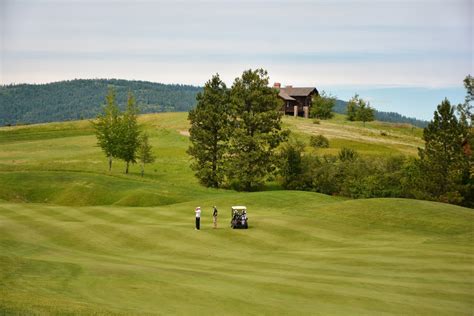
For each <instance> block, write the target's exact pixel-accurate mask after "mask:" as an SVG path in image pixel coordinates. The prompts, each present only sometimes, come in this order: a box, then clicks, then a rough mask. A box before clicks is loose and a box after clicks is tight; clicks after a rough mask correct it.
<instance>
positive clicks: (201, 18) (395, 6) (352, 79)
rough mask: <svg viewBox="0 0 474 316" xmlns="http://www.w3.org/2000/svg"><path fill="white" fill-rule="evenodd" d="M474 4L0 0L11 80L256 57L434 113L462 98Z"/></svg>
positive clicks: (309, 82) (194, 70) (195, 81)
mask: <svg viewBox="0 0 474 316" xmlns="http://www.w3.org/2000/svg"><path fill="white" fill-rule="evenodd" d="M472 16H473V4H472V1H470V0H456V1H449V2H448V1H425V0H418V1H368V0H367V1H359V0H358V1H298V2H290V1H276V2H274V1H258V2H250V1H243V2H236V1H222V2H212V1H179V2H169V1H139V2H126V1H112V0H102V1H97V2H94V1H71V2H60V1H49V0H40V1H33V0H19V1H12V0H0V34H1V56H0V57H1V64H0V83H1V84H10V83H47V82H54V81H62V80H71V79H75V78H78V79H93V78H118V79H128V80H144V81H152V82H161V83H177V84H192V85H198V86H202V85H204V83H205V82H206V81H207V80H208V79H209V78H210V77H211V76H212V75H213V74H215V73H219V74H220V75H221V78H222V79H223V80H224V81H225V82H226V84H228V85H231V84H232V82H233V80H234V78H235V77H238V76H239V75H240V74H241V73H242V71H243V70H246V69H249V68H253V69H255V68H265V69H267V70H268V72H269V75H270V80H271V83H273V82H274V81H276V82H281V83H282V84H283V85H286V84H291V85H294V86H314V87H317V88H318V90H320V91H321V90H325V91H327V92H330V93H332V94H335V95H336V96H338V97H339V98H340V99H343V100H347V99H349V98H350V96H352V95H353V94H354V93H359V95H360V96H361V97H362V98H365V99H368V100H369V101H370V102H371V104H372V106H374V107H375V108H377V109H378V110H381V111H391V112H398V113H400V114H403V115H406V116H410V117H416V118H420V119H430V118H431V117H432V114H433V111H434V110H435V109H436V106H437V104H439V103H440V102H441V101H442V99H444V97H447V98H448V99H449V100H450V101H451V102H452V103H453V104H456V103H459V102H462V101H463V99H464V95H465V91H464V88H463V85H462V80H463V79H464V77H465V76H466V75H468V74H472V70H473V59H472V52H473V42H472V30H473V24H472Z"/></svg>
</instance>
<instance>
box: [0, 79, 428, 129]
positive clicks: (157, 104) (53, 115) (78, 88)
mask: <svg viewBox="0 0 474 316" xmlns="http://www.w3.org/2000/svg"><path fill="white" fill-rule="evenodd" d="M109 86H113V87H114V88H115V90H116V94H117V101H118V103H119V105H120V106H121V107H124V105H125V103H126V99H127V94H128V91H132V92H133V93H134V95H135V97H136V100H137V104H138V106H139V108H140V113H157V112H174V111H176V112H186V111H189V110H190V109H191V108H192V107H194V106H195V105H196V95H197V93H198V92H200V91H202V87H196V86H192V85H180V84H163V83H154V82H149V81H137V80H123V79H75V80H67V81H59V82H53V83H47V84H15V85H3V86H0V126H5V125H19V124H33V123H46V122H56V121H68V120H78V119H89V118H93V117H95V116H97V114H98V113H99V112H100V111H101V108H102V105H103V104H104V100H105V95H106V94H107V89H108V87H109ZM346 106H347V102H345V101H342V100H337V102H336V106H335V108H334V111H335V112H337V113H342V114H344V113H345V110H346ZM375 117H376V119H377V120H380V121H387V122H395V123H409V124H413V125H415V126H419V127H424V126H426V124H427V123H428V122H426V121H421V120H417V119H414V118H408V117H405V116H403V115H400V114H398V113H393V112H379V111H376V113H375Z"/></svg>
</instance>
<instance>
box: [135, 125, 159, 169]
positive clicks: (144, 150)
mask: <svg viewBox="0 0 474 316" xmlns="http://www.w3.org/2000/svg"><path fill="white" fill-rule="evenodd" d="M137 159H138V161H139V162H140V167H141V175H142V177H143V175H144V173H145V164H147V163H152V162H154V161H155V156H154V155H153V153H152V151H151V145H150V143H149V142H148V134H147V133H143V134H141V135H140V137H139V146H138V150H137Z"/></svg>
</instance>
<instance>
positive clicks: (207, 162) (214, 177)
mask: <svg viewBox="0 0 474 316" xmlns="http://www.w3.org/2000/svg"><path fill="white" fill-rule="evenodd" d="M196 99H197V105H196V108H194V109H193V110H191V111H190V112H189V115H188V120H189V121H190V123H191V128H190V129H189V134H190V141H191V145H190V147H189V148H188V154H189V155H191V156H192V157H193V159H194V161H193V163H192V164H191V168H192V169H193V170H194V172H195V175H196V177H197V178H198V179H199V181H200V182H201V183H202V184H203V185H205V186H207V187H214V188H218V187H220V186H222V184H223V183H224V180H225V171H224V165H225V164H224V162H225V161H224V156H225V154H226V152H227V141H228V136H229V120H230V118H229V93H228V89H227V87H226V85H225V83H224V82H222V81H221V79H220V78H219V74H216V75H215V76H213V77H212V79H211V80H209V81H208V82H206V84H205V86H204V90H203V92H202V93H199V94H198V95H197V98H196Z"/></svg>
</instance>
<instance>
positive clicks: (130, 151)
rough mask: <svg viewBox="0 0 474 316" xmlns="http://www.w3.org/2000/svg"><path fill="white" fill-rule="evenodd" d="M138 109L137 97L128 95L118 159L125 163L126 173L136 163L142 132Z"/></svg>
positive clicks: (122, 122) (121, 126) (121, 125)
mask: <svg viewBox="0 0 474 316" xmlns="http://www.w3.org/2000/svg"><path fill="white" fill-rule="evenodd" d="M137 115H138V108H137V105H136V102H135V97H134V96H133V94H132V93H131V92H129V94H128V100H127V109H126V110H125V113H124V114H123V119H122V121H121V124H120V143H119V152H118V157H119V158H120V159H122V160H123V161H125V163H126V167H125V173H128V170H129V166H130V163H135V162H136V158H137V149H138V146H139V136H140V130H139V126H138V122H137Z"/></svg>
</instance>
